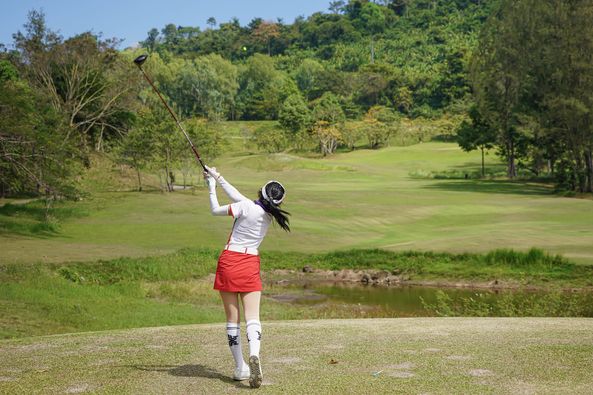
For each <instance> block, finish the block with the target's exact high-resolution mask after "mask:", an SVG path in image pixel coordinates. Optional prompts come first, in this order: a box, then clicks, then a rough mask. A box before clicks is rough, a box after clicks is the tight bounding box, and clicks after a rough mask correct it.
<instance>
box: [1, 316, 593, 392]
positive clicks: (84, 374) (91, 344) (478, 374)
mask: <svg viewBox="0 0 593 395" xmlns="http://www.w3.org/2000/svg"><path fill="white" fill-rule="evenodd" d="M243 331H244V329H243ZM244 336H245V335H244V332H243V343H244V347H245V345H246V343H247V342H246V339H245V337H244ZM592 344H593V320H592V319H546V318H538V319H534V318H523V319H507V318H495V319H492V318H490V319H483V318H482V319H480V318H414V319H372V320H329V321H328V320H317V321H297V322H294V321H287V322H266V321H264V323H263V342H262V354H261V359H262V363H263V372H264V383H263V386H262V387H261V389H260V390H259V392H260V393H266V394H267V393H276V394H277V393H291V394H292V393H294V394H302V393H344V394H359V393H402V394H409V393H431V394H450V393H492V394H508V393H538V394H558V393H562V394H586V393H590V390H591V388H592V387H593V375H591V369H590V367H591V365H592V364H593V346H592ZM232 368H233V361H232V357H231V355H230V352H229V351H228V346H227V345H226V340H225V332H224V324H223V323H220V324H215V325H192V326H177V327H160V328H146V329H135V330H125V331H122V330H120V331H106V332H100V333H86V334H70V335H59V336H48V337H36V338H27V339H20V340H10V341H0V377H1V380H0V392H1V393H33V392H39V391H42V392H43V393H48V394H54V393H55V394H58V393H77V392H93V393H135V394H140V393H141V394H157V393H168V394H186V393H219V394H223V393H236V392H237V391H238V390H242V389H246V388H248V384H247V383H246V382H234V381H233V380H232V379H231V378H230V375H231V374H232Z"/></svg>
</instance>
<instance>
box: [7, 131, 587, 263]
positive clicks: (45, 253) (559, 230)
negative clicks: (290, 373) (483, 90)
mask: <svg viewBox="0 0 593 395" xmlns="http://www.w3.org/2000/svg"><path fill="white" fill-rule="evenodd" d="M479 164H480V155H479V153H478V152H471V153H465V152H462V151H461V150H460V149H459V148H458V147H457V145H455V144H452V143H438V142H432V143H421V144H416V145H412V146H407V147H389V148H386V149H382V150H378V151H374V150H364V149H362V150H357V151H354V152H351V153H339V154H337V155H335V156H333V157H331V158H327V159H318V158H304V157H299V156H295V155H291V154H263V153H257V152H250V151H249V150H243V151H240V152H238V153H236V154H227V155H226V156H225V157H223V158H221V159H219V160H217V161H216V162H215V163H213V165H217V167H218V168H219V169H220V170H221V172H222V174H223V175H224V176H225V177H226V178H227V179H228V180H229V181H230V182H231V183H233V184H234V185H236V186H237V187H238V188H239V189H240V190H241V191H242V192H243V193H244V194H246V195H248V196H254V197H255V195H256V192H257V190H258V188H259V186H260V185H262V183H264V182H265V181H267V180H269V179H278V180H280V181H281V182H283V183H284V184H285V186H286V188H287V190H288V195H287V199H286V203H285V208H286V209H287V210H288V211H290V212H291V213H292V217H291V224H292V229H293V232H292V233H290V234H285V233H284V232H282V231H280V230H278V229H273V230H272V231H271V234H270V235H269V237H268V238H267V239H266V241H265V242H264V244H263V245H262V249H263V250H268V251H279V250H284V251H302V252H320V251H332V250H338V249H350V248H383V249H387V250H393V251H402V250H424V251H445V252H462V251H470V252H484V251H489V250H492V249H496V248H514V249H518V250H527V249H529V248H531V247H539V248H542V249H544V250H546V251H548V252H552V253H560V254H563V255H564V256H565V257H567V258H569V259H571V260H574V261H577V262H581V263H593V226H592V224H593V210H592V208H593V201H592V200H588V199H574V198H564V197H560V196H558V195H555V194H554V193H553V191H552V189H551V188H550V187H549V186H548V185H547V184H544V183H536V182H523V181H517V182H510V181H507V180H504V179H497V178H496V177H494V178H489V179H485V180H478V179H474V178H472V177H473V175H474V174H475V173H476V172H477V171H478V169H479ZM487 167H488V171H489V172H490V173H491V174H496V173H497V172H498V171H499V170H500V168H501V164H500V163H499V162H498V160H496V159H495V157H494V156H493V155H489V156H487ZM109 171H111V172H113V177H117V175H118V174H119V171H120V170H119V169H117V168H115V169H106V170H104V172H109ZM466 174H468V176H469V178H468V179H465V175H466ZM95 177H98V175H96V176H95ZM132 185H133V184H129V186H128V189H131V188H132ZM220 193H221V194H222V191H220ZM207 199H208V198H207V193H206V190H205V188H204V187H203V186H201V185H198V186H197V187H196V188H194V189H191V190H187V191H177V192H175V193H170V194H162V193H160V192H157V191H153V192H145V193H137V192H121V191H119V192H118V191H116V190H114V189H112V190H106V189H105V188H103V189H101V192H99V191H97V192H95V193H94V194H93V196H92V198H90V199H88V200H84V201H82V202H78V203H76V205H74V206H73V205H72V204H67V205H66V206H64V207H62V208H60V209H59V210H57V211H56V213H57V214H56V215H58V216H61V217H60V218H61V220H60V223H59V225H58V226H56V227H55V228H50V229H44V228H41V229H39V228H38V227H37V228H36V227H35V226H36V225H35V224H36V222H35V218H38V217H39V215H40V211H41V208H40V207H36V206H35V203H29V204H27V205H20V206H15V205H8V207H7V206H4V207H2V208H0V247H1V249H2V254H1V256H0V262H2V263H10V262H23V263H26V262H38V261H42V262H64V261H90V260H95V259H101V258H115V257H120V256H148V255H155V254H164V253H170V252H173V251H176V250H178V249H180V248H184V247H213V248H217V247H220V246H222V245H223V244H224V241H225V240H226V237H227V235H228V232H229V229H230V226H231V221H230V220H229V219H225V218H219V217H212V216H211V215H210V214H209V212H208V200H207ZM220 201H221V203H223V202H225V198H224V196H221V198H220ZM60 210H61V211H60ZM26 221H31V224H30V225H26V224H25V225H23V223H26Z"/></svg>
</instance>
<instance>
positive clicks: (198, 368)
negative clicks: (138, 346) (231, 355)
mask: <svg viewBox="0 0 593 395" xmlns="http://www.w3.org/2000/svg"><path fill="white" fill-rule="evenodd" d="M131 366H132V367H133V368H135V369H138V370H144V371H147V372H168V373H169V374H170V375H172V376H177V377H204V378H208V379H215V380H220V381H222V382H224V383H227V384H235V386H236V387H239V388H249V386H247V385H246V384H243V383H242V382H240V381H235V380H233V379H232V378H231V377H230V376H228V375H224V374H222V373H220V372H218V371H217V370H215V369H213V368H210V367H208V366H205V365H200V364H196V365H180V366H176V365H131Z"/></svg>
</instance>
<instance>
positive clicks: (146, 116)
mask: <svg viewBox="0 0 593 395" xmlns="http://www.w3.org/2000/svg"><path fill="white" fill-rule="evenodd" d="M152 122H154V117H153V116H152V114H150V110H149V109H148V108H146V109H144V110H142V111H141V112H140V113H139V114H138V121H137V123H136V125H135V126H134V127H133V128H132V129H131V130H130V131H129V132H128V133H127V134H126V135H125V137H124V138H123V139H122V140H121V142H120V143H119V145H118V146H117V148H116V150H115V152H116V155H117V159H118V161H119V162H120V163H123V164H125V165H128V166H130V167H131V168H133V169H134V170H135V171H136V176H137V181H138V192H142V175H141V171H142V170H144V169H146V168H147V167H148V165H149V164H150V163H151V162H152V160H153V158H154V155H155V139H154V136H153V128H154V125H153V123H152Z"/></svg>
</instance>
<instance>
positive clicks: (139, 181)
mask: <svg viewBox="0 0 593 395" xmlns="http://www.w3.org/2000/svg"><path fill="white" fill-rule="evenodd" d="M136 175H137V176H138V192H142V179H141V178H140V169H138V168H136Z"/></svg>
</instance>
